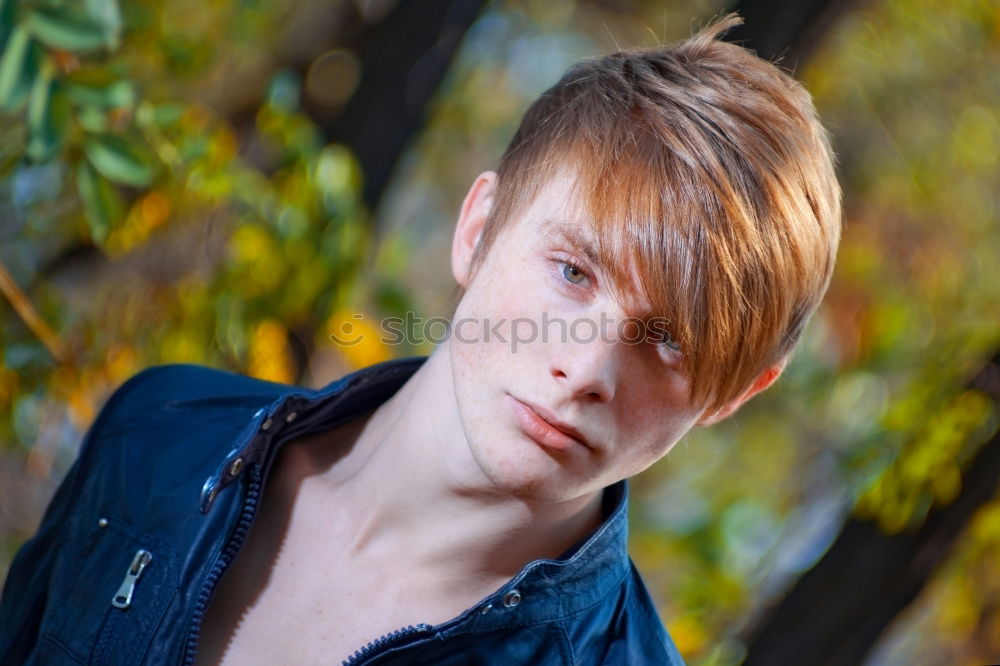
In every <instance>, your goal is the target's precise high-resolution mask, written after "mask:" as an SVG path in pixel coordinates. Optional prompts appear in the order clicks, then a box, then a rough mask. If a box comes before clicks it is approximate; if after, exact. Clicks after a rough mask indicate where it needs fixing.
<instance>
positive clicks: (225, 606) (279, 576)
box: [197, 506, 490, 666]
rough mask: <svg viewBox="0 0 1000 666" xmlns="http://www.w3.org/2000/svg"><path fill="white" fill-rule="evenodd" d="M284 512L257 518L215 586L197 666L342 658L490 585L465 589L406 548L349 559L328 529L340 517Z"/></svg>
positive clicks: (441, 618) (460, 604) (464, 603)
mask: <svg viewBox="0 0 1000 666" xmlns="http://www.w3.org/2000/svg"><path fill="white" fill-rule="evenodd" d="M278 508H280V506H279V507H278ZM300 508H301V507H300ZM276 514H277V515H276ZM280 514H281V512H280V511H278V510H277V509H275V508H274V507H272V508H271V509H269V513H266V514H263V515H261V516H259V517H258V523H257V524H255V525H254V528H253V529H252V530H251V532H250V534H249V535H248V538H247V541H246V543H245V544H244V545H243V547H242V548H241V550H240V552H239V554H238V555H237V557H236V559H235V560H234V561H233V564H232V566H231V567H230V570H229V571H228V572H227V573H226V574H225V576H224V577H223V578H222V580H221V581H220V582H219V585H218V587H217V589H216V591H215V595H214V596H213V599H212V602H211V604H210V606H209V608H208V612H207V613H206V615H205V619H204V622H203V624H202V631H201V637H200V646H199V652H198V660H197V663H198V664H199V666H203V665H207V664H213V665H214V664H225V665H232V664H239V665H241V666H242V665H244V664H246V665H253V664H275V663H294V664H330V663H340V662H341V661H342V660H344V659H347V658H348V657H349V656H351V655H352V654H353V653H354V652H355V651H357V650H360V649H362V648H363V647H364V646H365V645H367V644H368V643H369V642H370V641H373V640H375V639H377V638H379V637H381V636H383V635H385V634H387V633H391V632H393V631H396V630H398V629H401V628H403V627H406V626H409V625H417V624H421V623H426V624H431V625H433V624H438V623H441V622H445V621H447V620H449V619H451V618H453V617H455V616H456V615H458V614H459V613H461V612H462V611H463V610H465V609H466V608H468V607H469V606H471V605H473V604H474V603H476V602H477V601H478V600H479V599H481V598H482V597H483V596H485V594H487V593H488V592H489V591H490V590H486V589H483V588H482V586H477V587H476V589H459V588H463V586H460V585H456V584H454V583H448V582H447V581H444V580H442V579H441V577H440V576H438V575H435V574H433V572H425V571H420V570H418V569H415V568H413V567H412V566H410V564H409V562H408V559H407V557H406V556H405V554H397V555H395V556H393V555H386V556H383V557H382V558H381V559H378V560H374V561H367V560H366V561H363V562H358V561H352V560H351V559H350V558H348V557H346V556H345V553H344V552H343V551H344V550H345V548H344V547H343V546H342V545H341V542H340V541H339V540H338V537H337V534H336V530H335V529H332V528H331V525H330V523H331V520H332V521H334V522H335V516H329V515H326V514H324V513H323V512H316V511H294V512H292V514H291V515H286V516H282V515H280Z"/></svg>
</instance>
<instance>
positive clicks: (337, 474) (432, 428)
mask: <svg viewBox="0 0 1000 666" xmlns="http://www.w3.org/2000/svg"><path fill="white" fill-rule="evenodd" d="M451 376H452V375H451V368H450V364H449V360H448V350H447V348H446V347H439V348H438V349H437V350H435V352H434V353H433V354H432V355H431V356H430V358H428V360H427V361H426V362H425V363H424V364H423V366H421V368H420V369H419V370H418V371H417V372H416V373H415V374H414V375H413V377H411V378H410V380H409V381H407V383H406V384H405V385H404V386H403V387H402V388H401V389H400V390H399V391H398V392H397V393H396V395H394V396H393V397H392V399H390V400H389V401H387V402H386V403H385V404H383V405H382V406H380V407H379V408H378V409H377V410H376V411H375V412H374V413H373V414H372V415H371V417H370V418H369V419H368V420H367V422H365V423H364V425H363V426H362V428H361V430H360V432H359V433H358V435H357V439H356V440H355V444H354V446H353V447H352V448H351V450H350V452H349V453H348V454H347V455H346V456H345V457H344V458H343V459H341V460H340V461H339V462H338V464H337V465H335V466H333V467H331V468H329V469H328V470H327V471H326V472H324V474H323V475H322V476H323V480H324V486H325V487H326V488H327V489H328V490H330V491H331V492H332V494H333V496H332V497H331V501H335V502H337V503H338V505H339V506H344V507H351V511H350V512H349V513H348V514H347V515H346V516H345V518H346V520H347V521H349V525H348V526H347V527H346V529H347V530H348V532H347V533H346V534H344V537H346V539H347V542H348V543H349V544H350V546H349V548H350V552H351V553H352V555H356V556H358V557H366V556H374V557H378V556H379V555H381V554H389V553H399V552H406V553H407V557H408V558H409V559H410V562H415V563H419V565H421V566H424V567H430V568H434V567H441V568H442V569H444V568H446V569H447V570H448V572H449V576H464V575H469V576H476V577H478V578H477V580H482V579H484V578H486V579H489V578H493V577H495V578H497V579H502V580H506V579H507V578H510V577H511V576H513V575H515V574H516V573H517V572H518V571H519V570H520V569H521V568H522V567H523V566H524V565H525V564H526V563H527V562H529V561H531V560H534V559H538V558H555V557H558V556H559V555H560V554H561V553H562V552H564V551H565V550H567V549H568V548H569V547H570V546H572V545H573V544H574V543H576V542H577V541H578V540H580V539H581V538H583V537H584V536H586V535H587V534H588V533H590V532H591V531H592V530H594V529H595V528H596V527H597V526H598V525H599V524H600V521H601V497H602V493H601V492H600V491H598V492H594V493H590V494H588V495H585V496H582V497H579V498H575V499H573V500H570V501H566V502H560V503H538V502H531V501H529V500H526V499H524V498H520V497H516V496H512V495H510V494H505V493H502V492H499V491H498V490H497V489H496V488H495V487H494V486H493V485H492V483H491V481H490V479H489V478H488V477H487V476H486V475H485V474H484V473H483V471H482V470H481V469H480V468H479V466H478V465H477V463H476V461H475V459H474V457H473V456H472V453H471V452H470V449H469V446H468V443H467V440H466V436H465V431H464V429H463V427H462V423H461V421H460V419H459V415H458V410H457V406H456V401H455V397H454V391H453V388H452V382H451ZM339 519H340V517H339V516H338V520H339Z"/></svg>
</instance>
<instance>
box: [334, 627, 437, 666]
mask: <svg viewBox="0 0 1000 666" xmlns="http://www.w3.org/2000/svg"><path fill="white" fill-rule="evenodd" d="M429 633H431V625H429V624H418V625H416V626H413V625H412V624H411V625H410V626H408V627H403V628H402V629H397V630H396V631H393V632H392V633H389V634H386V635H384V636H382V637H381V638H376V639H375V640H373V641H372V642H370V643H369V644H368V645H366V646H364V647H363V648H361V649H360V650H358V651H357V652H355V653H354V654H353V655H352V656H351V657H348V658H347V659H345V660H344V662H343V666H359V665H360V664H361V663H363V662H364V661H367V660H369V659H373V658H374V657H376V656H377V655H378V654H379V653H381V652H385V651H386V650H389V649H391V648H394V647H399V646H400V645H403V644H405V643H408V642H410V641H411V640H413V639H414V638H415V637H416V636H419V635H420V634H429Z"/></svg>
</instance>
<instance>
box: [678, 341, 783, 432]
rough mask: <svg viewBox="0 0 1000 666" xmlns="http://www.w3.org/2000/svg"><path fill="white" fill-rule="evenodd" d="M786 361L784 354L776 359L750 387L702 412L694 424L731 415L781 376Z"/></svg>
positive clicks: (710, 422) (711, 422) (715, 421)
mask: <svg viewBox="0 0 1000 666" xmlns="http://www.w3.org/2000/svg"><path fill="white" fill-rule="evenodd" d="M787 362H788V357H787V356H786V357H783V358H782V359H781V360H780V361H778V362H777V363H775V364H774V365H772V366H770V367H768V368H766V369H765V370H764V371H763V372H761V373H760V374H759V375H757V379H755V380H754V382H753V384H751V385H750V388H748V389H747V390H746V391H744V392H743V393H741V394H740V395H738V396H736V397H735V398H733V399H732V400H730V401H729V402H727V403H726V404H724V405H723V406H722V407H720V408H719V409H717V410H715V411H714V412H708V411H706V412H705V413H704V414H702V415H701V418H700V419H698V421H697V424H696V425H700V426H710V425H712V424H714V423H718V422H719V421H721V420H723V419H725V418H728V417H730V416H732V415H733V414H734V413H735V412H736V410H737V409H739V408H740V407H742V406H743V403H745V402H746V401H747V400H749V399H750V398H752V397H754V396H755V395H757V394H758V393H760V392H761V391H763V390H764V389H766V388H767V387H768V386H770V385H771V384H773V383H774V382H775V380H776V379H778V377H780V376H781V372H782V370H784V369H785V364H786V363H787Z"/></svg>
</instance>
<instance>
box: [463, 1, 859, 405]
mask: <svg viewBox="0 0 1000 666" xmlns="http://www.w3.org/2000/svg"><path fill="white" fill-rule="evenodd" d="M740 21H741V19H740V18H739V17H738V16H736V15H734V14H730V15H729V16H726V17H724V18H723V19H722V20H720V21H717V22H716V23H714V24H712V25H710V26H708V27H706V28H704V29H703V30H701V31H700V32H699V33H697V34H696V35H694V36H693V37H691V38H690V39H688V40H686V41H683V42H680V43H678V44H674V45H670V46H665V47H660V48H654V49H648V50H637V51H622V52H618V53H613V54H611V55H608V56H604V57H602V58H596V59H592V60H586V61H583V62H580V63H578V64H577V65H575V66H573V67H572V68H571V69H570V70H569V71H568V72H567V73H566V74H565V75H564V76H563V77H562V79H560V81H559V82H558V83H556V84H555V85H554V86H553V87H552V88H550V89H549V90H548V91H546V92H545V93H543V94H542V95H541V97H539V99H538V100H536V101H535V102H534V103H533V104H532V105H531V107H530V108H529V109H528V110H527V112H526V113H525V114H524V117H523V119H522V121H521V125H520V128H519V129H518V130H517V133H516V134H515V136H514V138H513V140H512V141H511V143H510V146H509V147H508V148H507V150H506V152H505V153H504V155H503V157H502V158H501V161H500V164H499V167H498V169H497V172H498V182H497V190H496V193H495V197H494V205H493V208H492V210H491V213H490V216H489V219H488V220H487V223H486V226H485V227H484V229H483V232H482V235H481V238H480V241H479V246H478V247H477V249H476V253H475V256H474V257H473V261H472V270H473V274H474V272H475V271H476V270H477V268H478V266H480V265H481V263H482V260H483V257H485V255H486V253H487V252H488V251H489V249H490V247H491V246H492V245H493V243H494V241H495V240H496V238H497V237H498V235H499V234H500V232H501V231H502V230H503V229H504V228H505V226H507V225H508V223H510V221H511V220H512V219H514V218H515V217H516V216H517V214H518V213H519V212H522V211H523V210H524V209H525V208H526V206H527V205H528V204H530V202H531V201H532V200H533V199H534V197H535V196H536V194H537V193H538V191H539V188H540V187H542V186H543V185H544V184H545V183H546V182H548V181H549V180H551V178H552V177H553V176H554V175H555V174H556V173H558V172H559V171H561V170H565V169H569V170H571V171H572V172H573V173H575V174H576V177H577V180H576V186H577V188H578V189H577V191H578V192H579V193H580V195H581V199H582V203H583V205H584V206H585V210H586V212H587V213H588V214H589V218H590V221H591V225H592V230H591V231H592V235H593V236H594V238H595V240H596V242H597V245H598V248H597V249H598V253H599V255H600V258H601V264H602V266H603V267H604V269H605V270H607V271H609V272H610V273H611V275H610V277H611V279H612V281H613V282H614V283H615V285H616V286H615V289H616V290H618V291H619V294H620V295H624V292H625V291H627V290H629V289H631V288H632V286H633V280H634V278H633V273H637V274H638V280H639V284H638V288H640V289H641V290H642V296H644V297H645V300H646V301H648V302H649V303H651V304H652V312H650V313H644V314H645V315H647V316H649V315H651V316H656V317H664V318H666V319H667V321H669V322H670V327H671V331H670V332H671V334H672V335H673V337H674V338H675V340H677V342H679V343H680V346H681V349H682V351H683V354H684V359H685V364H686V367H687V370H688V372H689V374H690V378H691V394H692V399H693V400H695V401H696V402H697V403H699V404H705V405H707V406H709V407H715V408H717V407H720V406H721V405H722V404H724V403H725V402H727V401H728V400H730V399H732V398H734V397H736V396H738V395H739V394H740V393H742V392H743V391H744V390H746V389H747V388H748V387H749V386H750V385H751V384H752V383H753V381H754V379H755V378H756V377H757V376H758V375H759V374H760V373H761V372H762V371H763V370H764V369H766V368H767V367H769V366H770V365H772V364H774V363H776V362H778V361H779V360H780V359H781V358H783V357H784V356H785V355H787V354H788V353H789V352H790V351H791V349H792V348H793V346H794V345H795V343H796V342H797V340H798V339H799V336H800V335H801V333H802V329H803V327H804V325H805V323H806V321H807V319H808V318H809V316H810V315H811V313H812V312H813V310H814V309H815V308H816V306H817V305H818V304H819V301H820V299H821V298H822V296H823V294H824V292H825V291H826V288H827V284H828V283H829V280H830V274H831V272H832V270H833V264H834V257H835V254H836V249H837V244H838V240H839V236H840V217H841V211H840V187H839V185H838V183H837V179H836V175H835V172H834V163H833V162H834V160H833V155H832V151H831V149H830V144H829V141H828V138H827V135H826V132H825V130H824V129H823V126H822V125H821V124H820V121H819V119H818V118H817V115H816V111H815V109H814V107H813V104H812V100H811V98H810V96H809V93H808V92H807V91H806V90H805V88H803V86H802V85H801V84H799V83H798V82H796V81H795V80H794V79H792V78H791V77H790V76H789V75H787V74H785V73H784V72H782V71H781V70H780V69H778V68H777V67H776V66H775V65H773V64H771V63H769V62H767V61H765V60H762V59H760V58H758V57H757V56H756V55H754V54H753V53H751V52H750V51H748V50H747V49H744V48H742V47H740V46H736V45H734V44H729V43H726V42H723V41H719V39H718V38H719V36H720V34H721V33H723V32H724V31H725V30H727V29H729V28H731V27H733V26H735V25H738V24H739V23H740Z"/></svg>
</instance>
